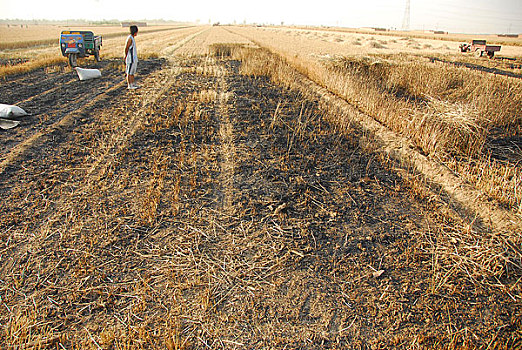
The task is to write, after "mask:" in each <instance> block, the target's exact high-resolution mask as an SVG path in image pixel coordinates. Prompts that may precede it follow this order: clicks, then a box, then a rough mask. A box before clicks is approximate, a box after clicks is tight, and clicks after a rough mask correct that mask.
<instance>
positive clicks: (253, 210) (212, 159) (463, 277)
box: [0, 56, 522, 349]
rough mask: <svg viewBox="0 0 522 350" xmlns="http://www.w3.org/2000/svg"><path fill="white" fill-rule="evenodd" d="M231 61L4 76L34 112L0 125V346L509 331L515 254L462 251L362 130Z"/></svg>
mask: <svg viewBox="0 0 522 350" xmlns="http://www.w3.org/2000/svg"><path fill="white" fill-rule="evenodd" d="M140 64H141V62H140ZM240 65H241V63H240V62H238V61H235V60H230V59H217V58H214V57H210V56H198V57H195V58H190V59H188V58H186V59H181V58H175V59H174V58H172V60H171V61H169V62H167V61H163V60H148V61H145V62H143V65H141V66H140V73H141V75H140V77H139V78H140V79H139V81H138V83H139V84H140V85H141V86H142V88H141V89H139V90H136V91H135V92H128V91H127V90H126V89H125V84H124V83H123V74H122V72H121V71H120V70H119V67H118V64H117V63H115V62H111V61H108V62H104V63H102V65H101V66H100V68H101V69H102V71H103V72H104V75H103V78H102V79H99V80H95V81H89V82H80V81H78V80H77V79H76V77H75V75H74V74H73V73H71V72H67V70H64V69H62V70H59V71H57V72H45V71H44V70H41V71H34V72H31V73H28V74H25V75H22V76H16V77H14V78H9V79H8V80H7V81H5V82H2V89H1V90H0V97H1V98H2V102H3V103H12V104H15V103H16V104H18V105H19V106H21V107H23V108H24V109H26V110H27V111H28V112H31V113H32V116H30V117H28V118H26V119H24V120H23V121H22V123H21V124H20V126H19V127H17V128H15V129H12V130H0V135H1V136H0V138H1V142H2V149H1V151H0V155H1V159H0V161H1V163H0V171H1V173H0V201H1V205H0V327H1V328H0V340H1V341H0V344H2V345H0V348H2V349H3V348H6V349H21V348H31V347H33V348H38V347H49V348H67V349H90V348H92V349H100V348H101V349H142V348H145V349H165V348H167V349H204V348H212V349H381V348H382V349H385V348H398V349H406V348H452V349H453V348H458V349H466V348H481V347H482V348H487V347H489V348H497V349H508V348H517V347H520V346H521V342H520V339H521V338H520V335H521V332H522V330H521V326H522V325H521V316H522V315H521V310H522V309H521V307H520V306H521V305H520V298H519V296H518V295H519V294H520V288H521V286H520V283H518V282H517V279H519V280H520V270H516V268H513V266H515V263H513V264H511V263H508V262H505V265H502V263H500V268H499V264H498V263H497V262H496V260H495V261H494V262H491V260H488V259H490V258H491V257H489V256H485V257H483V258H482V260H480V259H478V258H476V257H474V256H470V255H466V253H465V252H467V251H470V250H475V251H477V250H480V249H482V248H476V247H474V246H473V244H474V243H476V244H478V243H477V242H479V241H474V240H473V239H468V238H464V236H463V235H462V232H463V231H466V230H467V231H470V230H472V229H471V228H470V224H469V222H468V221H467V220H465V219H462V218H461V217H460V216H459V215H457V214H456V212H455V211H453V210H452V209H451V208H450V207H448V206H447V205H446V204H445V203H444V202H442V201H441V200H440V199H438V197H437V196H435V195H434V194H433V193H431V192H430V191H429V190H428V189H424V188H421V187H420V185H419V184H416V183H414V182H412V180H411V178H410V177H405V178H403V177H402V176H401V175H400V174H401V173H400V172H397V171H396V169H395V168H396V166H397V164H395V163H394V162H393V161H391V160H390V159H388V158H387V157H385V156H384V155H383V154H382V153H380V152H379V151H378V149H376V147H374V146H373V141H372V139H371V135H369V134H368V133H366V132H363V131H362V130H360V129H359V128H358V127H357V126H355V125H350V126H343V127H341V126H338V125H339V124H336V123H333V122H332V121H331V119H332V118H333V117H335V116H332V115H328V114H327V113H326V112H325V111H324V109H322V108H321V106H320V105H319V103H318V102H317V101H316V100H314V99H312V98H310V97H304V96H303V95H301V94H300V93H298V92H297V91H295V90H292V89H288V88H283V87H281V86H277V85H275V84H274V83H272V82H271V81H270V80H269V79H268V78H266V77H263V76H259V77H254V76H248V75H244V74H241V71H240ZM336 125H337V126H336ZM467 231H466V232H467ZM447 247H450V249H449V251H448V249H447ZM452 249H453V250H452ZM511 249H514V250H516V249H518V248H516V247H514V248H511ZM441 252H444V254H441ZM463 252H464V253H463ZM488 253H489V254H497V257H498V256H500V257H501V258H502V257H503V255H502V254H503V252H500V253H498V252H497V251H487V250H486V251H485V252H484V255H487V254H488ZM451 254H454V255H451ZM501 258H499V260H501V261H503V260H502V259H501ZM477 261H478V262H481V263H482V265H481V266H480V267H476V265H477V264H478V263H477ZM502 266H504V269H502ZM499 269H500V270H501V272H499V273H497V272H498V271H500V270H499ZM484 271H486V272H484ZM488 271H489V272H488Z"/></svg>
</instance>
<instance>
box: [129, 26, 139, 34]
mask: <svg viewBox="0 0 522 350" xmlns="http://www.w3.org/2000/svg"><path fill="white" fill-rule="evenodd" d="M130 33H131V35H132V36H135V35H136V34H137V33H138V26H130Z"/></svg>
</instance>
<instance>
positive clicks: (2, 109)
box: [0, 104, 27, 118]
mask: <svg viewBox="0 0 522 350" xmlns="http://www.w3.org/2000/svg"><path fill="white" fill-rule="evenodd" d="M24 115H27V112H26V111H24V110H23V109H22V108H20V107H18V106H11V105H3V104H0V118H14V117H23V116H24Z"/></svg>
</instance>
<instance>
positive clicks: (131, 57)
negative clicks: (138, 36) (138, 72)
mask: <svg viewBox="0 0 522 350" xmlns="http://www.w3.org/2000/svg"><path fill="white" fill-rule="evenodd" d="M129 39H130V40H131V45H130V46H129V52H128V53H127V57H126V58H125V63H127V64H132V63H134V62H138V50H137V49H136V41H135V40H134V37H133V36H132V35H129V36H128V37H127V41H126V43H127V42H129ZM125 47H127V44H125Z"/></svg>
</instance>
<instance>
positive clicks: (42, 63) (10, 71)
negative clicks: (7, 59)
mask: <svg viewBox="0 0 522 350" xmlns="http://www.w3.org/2000/svg"><path fill="white" fill-rule="evenodd" d="M60 63H64V58H63V57H62V56H61V55H46V56H43V57H40V58H39V59H37V60H33V61H27V62H24V63H22V64H14V65H6V66H0V79H1V78H4V77H6V76H8V75H14V74H23V73H27V72H30V71H33V70H35V69H38V68H43V67H48V66H52V65H56V64H60Z"/></svg>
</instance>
